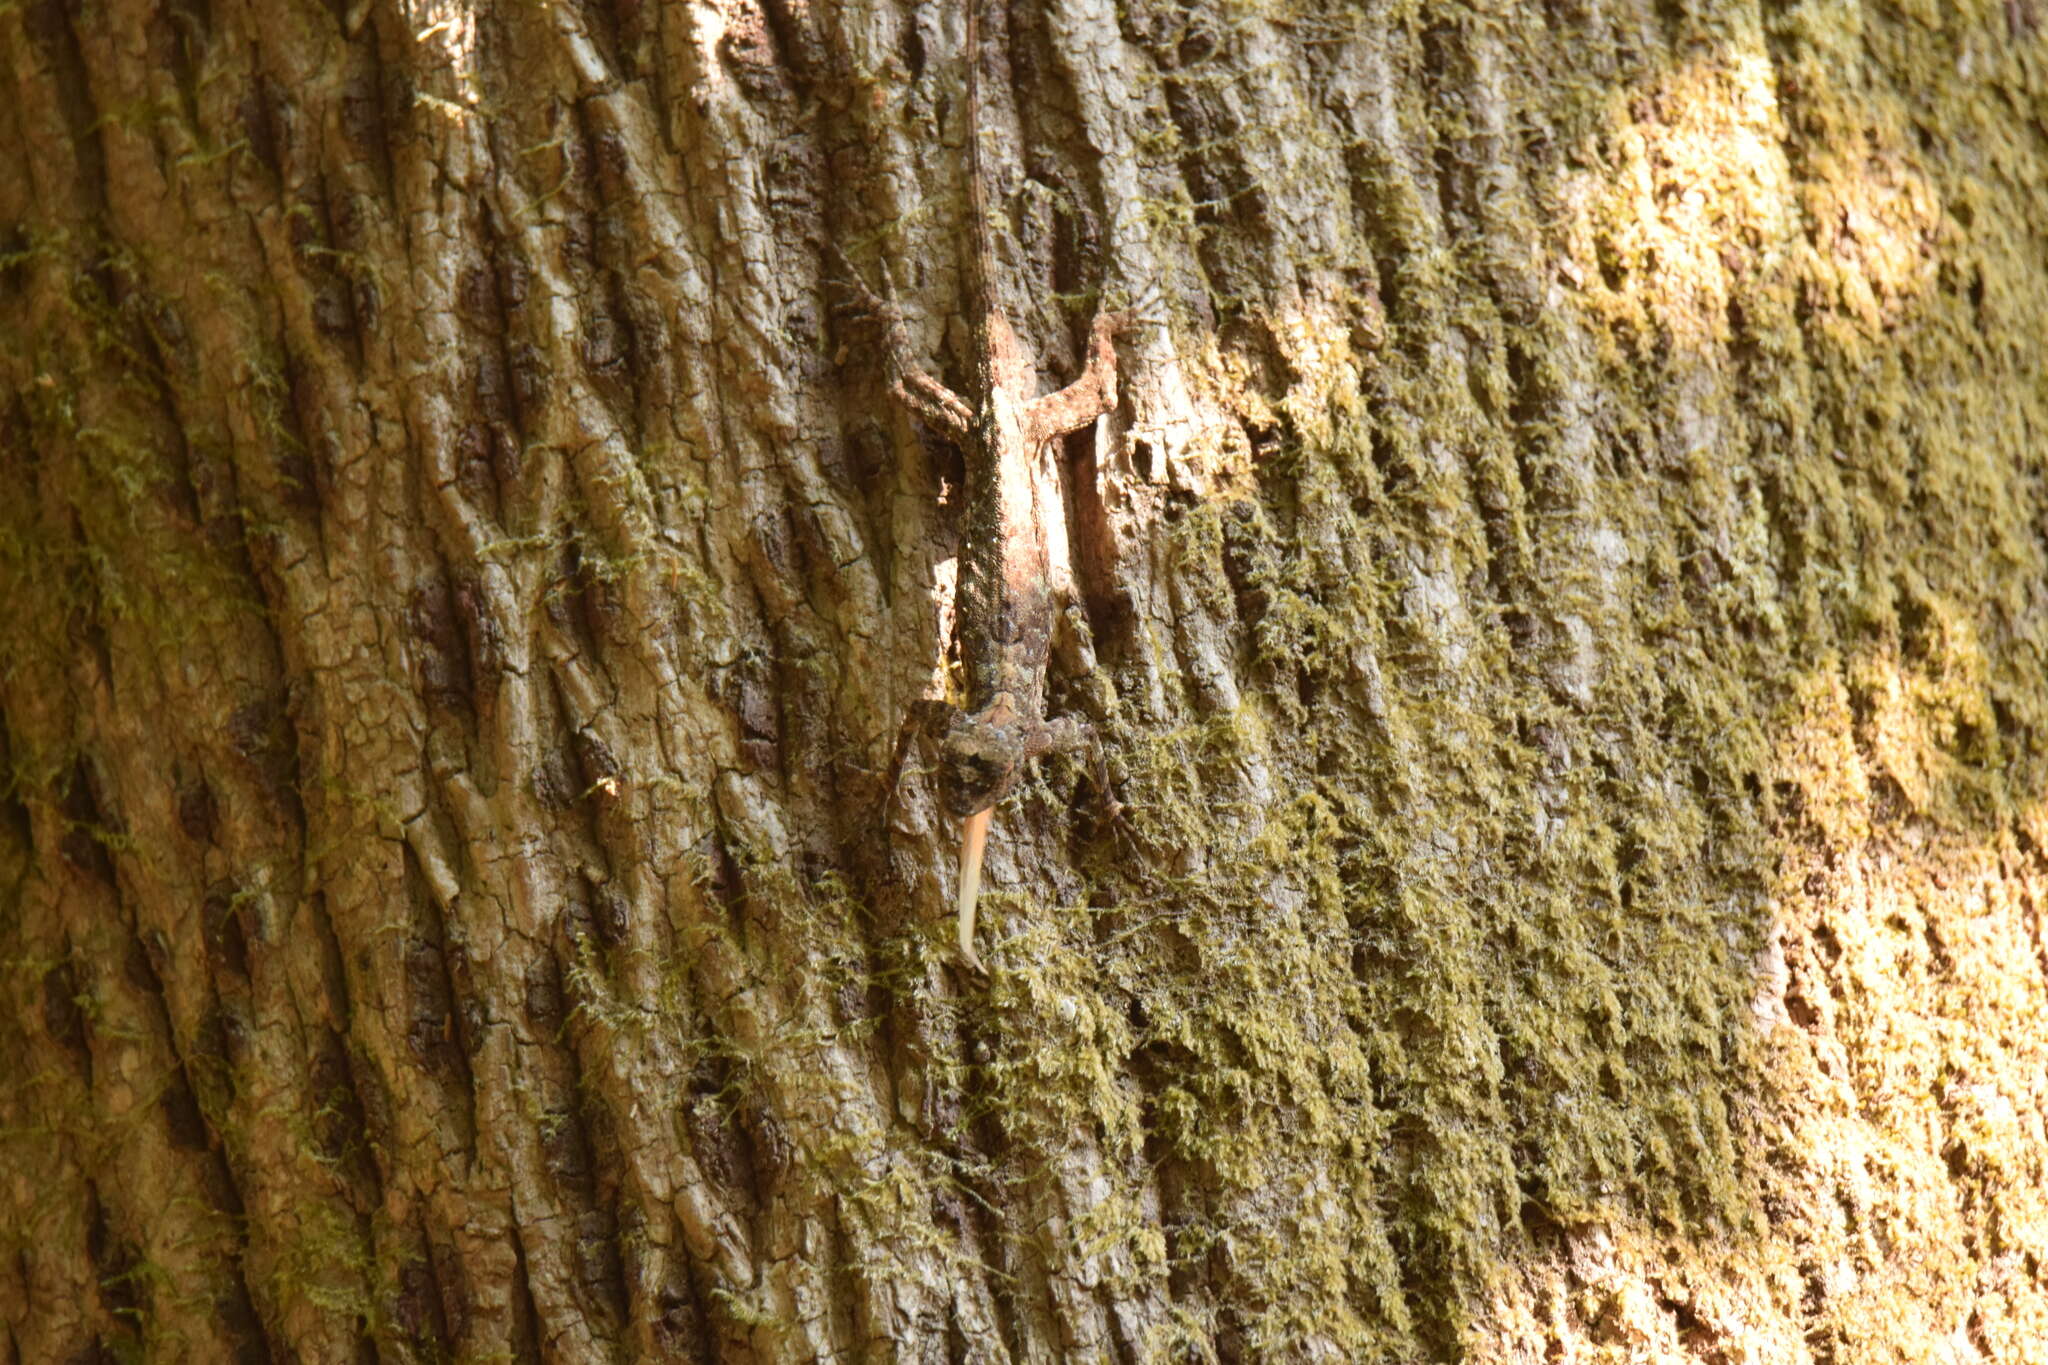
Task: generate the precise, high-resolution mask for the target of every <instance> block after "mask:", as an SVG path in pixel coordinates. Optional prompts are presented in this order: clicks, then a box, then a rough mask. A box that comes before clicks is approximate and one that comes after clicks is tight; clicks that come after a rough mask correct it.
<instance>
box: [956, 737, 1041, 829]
mask: <svg viewBox="0 0 2048 1365" xmlns="http://www.w3.org/2000/svg"><path fill="white" fill-rule="evenodd" d="M943 749H944V753H945V762H944V764H943V765H942V766H941V768H940V776H939V799H940V800H941V801H943V802H944V803H945V807H946V814H948V815H950V816H952V817H953V818H954V819H955V820H964V819H966V818H967V817H968V816H970V815H972V814H974V813H975V812H976V811H982V810H987V809H988V808H989V807H990V806H993V805H994V804H995V803H996V802H998V801H1000V800H1002V799H1003V798H1004V797H1005V796H1008V795H1009V794H1010V789H1011V788H1012V787H1014V786H1016V785H1017V779H1018V778H1019V777H1021V776H1022V775H1023V773H1024V746H1023V745H1021V744H1020V743H1018V742H1017V740H1016V738H1015V737H1014V736H1012V735H1010V734H1008V733H1006V732H1005V731H1003V730H1001V729H999V728H997V727H996V726H993V725H988V724H984V723H981V722H977V721H975V720H973V719H971V718H970V719H966V720H963V721H961V722H960V723H959V724H957V725H955V726H954V727H953V728H952V730H951V731H949V732H948V733H947V735H946V739H945V744H944V746H943Z"/></svg>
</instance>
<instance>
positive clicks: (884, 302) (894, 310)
mask: <svg viewBox="0 0 2048 1365" xmlns="http://www.w3.org/2000/svg"><path fill="white" fill-rule="evenodd" d="M825 257H826V259H827V260H829V261H830V262H831V263H832V271H833V274H832V276H831V280H832V283H833V284H836V285H838V286H839V288H840V289H841V290H843V291H844V292H845V293H846V294H848V295H849V296H850V298H849V299H848V301H847V302H845V303H842V304H840V305H839V306H838V309H837V311H839V312H841V313H846V314H851V315H853V316H855V317H858V318H870V319H873V320H874V321H876V322H882V323H888V324H891V325H894V324H896V323H900V322H901V321H903V310H902V309H901V308H898V307H897V306H896V303H895V301H894V300H893V299H889V298H884V297H883V296H882V295H880V294H877V293H876V292H875V291H874V290H872V289H870V288H868V282H867V281H866V280H865V279H863V278H861V273H860V271H858V270H856V269H854V266H853V262H851V261H849V260H847V259H846V253H845V252H843V251H841V250H840V249H839V244H838V243H837V242H827V243H825ZM882 283H883V285H884V286H885V287H886V286H888V285H889V284H890V280H889V265H888V262H886V261H885V262H883V263H882ZM890 292H891V293H892V294H893V293H894V292H895V291H894V290H893V289H891V290H890Z"/></svg>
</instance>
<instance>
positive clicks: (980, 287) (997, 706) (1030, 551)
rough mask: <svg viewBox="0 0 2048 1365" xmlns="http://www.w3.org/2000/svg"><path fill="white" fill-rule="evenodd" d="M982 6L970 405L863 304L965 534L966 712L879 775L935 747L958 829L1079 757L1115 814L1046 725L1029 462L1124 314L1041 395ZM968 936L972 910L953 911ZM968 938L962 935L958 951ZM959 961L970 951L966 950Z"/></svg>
mask: <svg viewBox="0 0 2048 1365" xmlns="http://www.w3.org/2000/svg"><path fill="white" fill-rule="evenodd" d="M979 10H980V5H979V4H978V3H975V4H970V6H969V8H968V16H967V121H968V138H967V146H968V174H967V181H968V209H969V219H970V229H971V234H972V238H973V240H972V244H971V250H970V252H969V253H968V261H967V284H968V289H967V295H968V298H967V307H968V310H969V312H968V316H969V321H970V323H971V325H972V329H973V336H974V356H973V383H972V387H971V389H970V394H969V396H962V395H960V394H958V393H955V392H954V391H953V390H952V389H950V388H948V387H946V385H945V384H943V383H941V382H940V381H939V380H938V379H936V378H934V377H933V376H932V375H931V374H930V373H929V372H927V371H925V370H924V369H922V368H920V367H919V366H918V365H917V364H916V363H915V361H914V359H913V358H912V357H911V354H910V349H909V340H908V336H907V334H906V333H905V330H904V328H903V325H902V321H901V318H900V316H899V315H898V314H897V313H896V312H895V310H894V309H893V307H892V306H891V305H889V304H887V303H885V302H883V301H882V300H879V299H875V298H872V297H869V298H868V299H867V305H868V307H869V309H870V311H872V312H873V313H874V314H875V315H876V316H878V317H880V318H881V319H883V320H884V322H885V323H886V324H887V331H888V343H889V353H890V358H891V364H892V366H893V367H894V369H895V371H896V374H897V376H898V377H897V379H896V380H895V382H894V383H893V384H892V386H891V392H892V393H893V394H894V396H895V397H896V399H897V400H898V401H899V402H901V403H902V404H903V405H904V406H905V407H907V408H908V409H910V411H912V412H913V413H915V414H917V416H919V417H921V418H923V419H924V420H925V421H926V422H928V423H930V424H931V425H932V426H934V427H936V428H937V429H939V430H941V431H944V432H946V433H948V434H949V435H951V436H952V437H953V438H954V439H955V440H957V441H959V442H960V444H961V445H962V447H963V448H964V449H965V451H966V473H967V478H966V485H967V486H966V490H965V491H966V506H967V518H966V526H965V529H964V532H963V535H962V549H961V574H960V592H959V602H958V614H957V620H958V625H957V630H958V637H959V642H960V655H961V662H962V664H963V665H964V667H965V671H966V675H967V707H966V709H965V710H964V711H963V710H961V709H960V708H957V707H955V706H952V705H951V704H949V703H946V702H943V701H924V702H920V703H918V704H917V705H916V706H915V707H914V708H913V709H912V712H911V715H910V716H909V717H908V719H907V720H906V721H905V723H904V727H903V732H902V734H901V736H900V737H899V739H898V741H897V745H896V755H895V761H894V763H893V764H892V765H891V768H890V774H889V783H890V790H891V792H892V793H893V792H894V790H895V784H896V780H897V778H898V776H899V775H900V773H901V771H902V766H903V761H904V759H905V757H906V756H907V754H908V752H909V748H910V745H911V744H912V743H913V742H914V741H915V740H916V738H917V736H918V735H919V734H926V735H930V736H932V737H934V738H936V739H937V740H938V741H939V745H940V753H941V762H940V767H939V794H940V801H941V804H942V805H943V806H944V808H945V810H946V813H947V814H948V815H950V816H952V817H953V818H954V819H956V820H965V819H966V818H967V817H969V816H971V815H974V814H976V813H978V812H980V811H984V810H987V809H988V808H989V807H991V806H993V805H995V803H996V802H998V801H1000V800H1002V798H1003V797H1004V796H1006V795H1007V794H1008V793H1009V792H1010V791H1011V789H1012V788H1014V787H1015V786H1016V785H1017V782H1018V781H1019V779H1020V778H1021V777H1022V776H1023V772H1024V766H1025V764H1026V762H1028V761H1029V760H1030V759H1033V758H1036V757H1038V756H1040V755H1042V754H1047V753H1052V752H1055V751H1060V750H1071V749H1077V748H1084V747H1085V748H1088V749H1090V750H1091V751H1092V752H1093V755H1094V773H1095V780H1096V784H1097V787H1098V789H1099V792H1100V795H1101V797H1102V799H1103V801H1104V802H1105V803H1106V804H1107V805H1108V806H1109V807H1110V810H1111V812H1112V814H1113V813H1114V812H1115V810H1116V803H1115V801H1114V800H1113V799H1112V797H1111V795H1110V787H1109V778H1108V770H1107V765H1106V764H1105V763H1104V762H1103V759H1102V750H1101V745H1100V743H1099V742H1098V741H1097V739H1096V737H1095V733H1094V730H1093V729H1092V727H1090V726H1089V725H1088V724H1087V722H1085V721H1081V720H1076V719H1073V718H1070V717H1059V718H1056V719H1051V720H1048V719H1047V718H1046V716H1045V663H1046V657H1047V655H1048V654H1049V653H1050V651H1051V648H1052V632H1053V621H1054V616H1055V603H1054V601H1053V596H1054V592H1053V579H1052V551H1051V546H1050V544H1049V537H1048V531H1047V526H1046V524H1045V520H1044V513H1045V509H1043V508H1039V507H1036V506H1035V505H1034V497H1033V483H1034V479H1033V475H1034V471H1035V469H1036V467H1037V463H1038V462H1039V461H1041V460H1047V459H1051V458H1052V449H1053V446H1054V443H1055V442H1057V441H1058V440H1059V439H1060V438H1061V437H1063V436H1065V435H1067V434H1068V433H1069V432H1073V431H1078V430H1080V429H1081V428H1083V427H1085V426H1088V425H1089V424H1091V423H1093V422H1094V421H1095V419H1096V418H1098V417H1100V416H1101V415H1102V414H1104V413H1106V412H1108V411H1110V410H1111V409H1112V408H1114V407H1115V406H1116V349H1115V347H1114V345H1113V344H1112V342H1113V338H1114V337H1115V336H1116V334H1117V332H1118V331H1119V330H1121V329H1122V328H1123V327H1125V326H1126V325H1127V324H1128V323H1129V322H1130V320H1131V319H1130V315H1129V314H1128V313H1121V312H1119V313H1099V314H1097V315H1096V318H1095V321H1094V324H1093V325H1092V326H1091V327H1090V328H1089V333H1088V354H1087V361H1086V365H1085V368H1084V369H1083V370H1082V372H1081V375H1080V377H1079V378H1077V379H1076V380H1074V382H1073V383H1071V384H1069V385H1067V386H1066V387H1065V388H1063V389H1061V390H1059V391H1058V392H1057V393H1052V394H1047V395H1044V396H1042V397H1041V396H1039V394H1038V367H1037V365H1036V363H1035V362H1034V361H1033V360H1032V358H1031V356H1030V355H1029V354H1028V353H1027V352H1026V351H1025V349H1024V347H1023V344H1022V343H1021V342H1020V341H1019V340H1018V339H1017V334H1016V332H1015V331H1014V330H1013V329H1012V328H1011V326H1010V322H1009V319H1008V318H1007V317H1006V316H1004V314H1003V311H1002V308H1001V305H1000V303H999V302H998V300H997V296H996V289H995V252H994V246H993V238H992V235H991V231H990V226H989V210H988V182H987V178H986V175H985V173H984V171H983V169H982V165H981V151H980V118H979V95H978V86H979V81H978V79H977V68H978V66H979V54H980V43H979V37H980V35H979V27H980V13H979ZM961 916H962V922H963V925H971V923H972V920H971V916H972V898H971V895H970V896H968V897H966V898H964V899H963V902H962V905H961ZM970 938H971V932H963V935H962V943H963V945H966V944H968V942H969V939H970ZM963 951H965V952H967V954H968V956H969V960H970V962H972V961H973V958H972V953H971V948H966V947H963Z"/></svg>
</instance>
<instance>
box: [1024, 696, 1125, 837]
mask: <svg viewBox="0 0 2048 1365" xmlns="http://www.w3.org/2000/svg"><path fill="white" fill-rule="evenodd" d="M1077 749H1084V750H1086V751H1087V753H1088V765H1089V775H1090V777H1091V778H1093V780H1094V782H1095V799H1096V801H1097V802H1099V803H1100V806H1101V810H1102V815H1103V818H1104V819H1105V820H1110V821H1116V820H1121V819H1122V818H1123V813H1124V807H1123V803H1122V802H1121V801H1118V800H1117V799H1116V789H1115V788H1114V787H1112V786H1111V785H1110V781H1109V757H1108V754H1107V752H1106V751H1105V750H1104V749H1103V747H1102V737H1101V736H1100V735H1098V734H1096V733H1095V727H1094V726H1093V725H1090V724H1089V723H1088V722H1087V721H1085V720H1077V719H1075V718H1074V717H1072V716H1060V717H1058V718H1056V719H1054V720H1049V721H1047V722H1046V723H1045V732H1044V739H1043V740H1042V742H1041V746H1040V747H1037V748H1036V749H1035V752H1036V753H1040V754H1049V753H1072V752H1074V751H1075V750H1077Z"/></svg>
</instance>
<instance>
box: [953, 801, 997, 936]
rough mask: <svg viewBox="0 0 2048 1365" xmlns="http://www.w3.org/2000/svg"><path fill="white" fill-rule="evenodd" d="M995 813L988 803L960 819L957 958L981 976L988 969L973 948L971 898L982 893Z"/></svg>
mask: <svg viewBox="0 0 2048 1365" xmlns="http://www.w3.org/2000/svg"><path fill="white" fill-rule="evenodd" d="M994 814H995V807H993V806H991V807H989V808H988V809H987V810H978V811H976V812H975V813H974V814H972V815H970V816H968V817H967V818H966V819H965V820H962V821H961V822H960V957H961V959H962V960H963V961H965V962H966V963H967V965H968V966H970V967H972V968H974V970H975V971H977V972H980V973H981V974H982V975H983V976H986V975H988V968H986V967H984V966H982V965H981V958H980V957H979V956H977V955H976V953H975V951H974V898H975V897H976V896H978V895H980V894H981V855H982V850H984V849H986V848H987V847H988V822H989V817H990V816H992V815H994Z"/></svg>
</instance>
